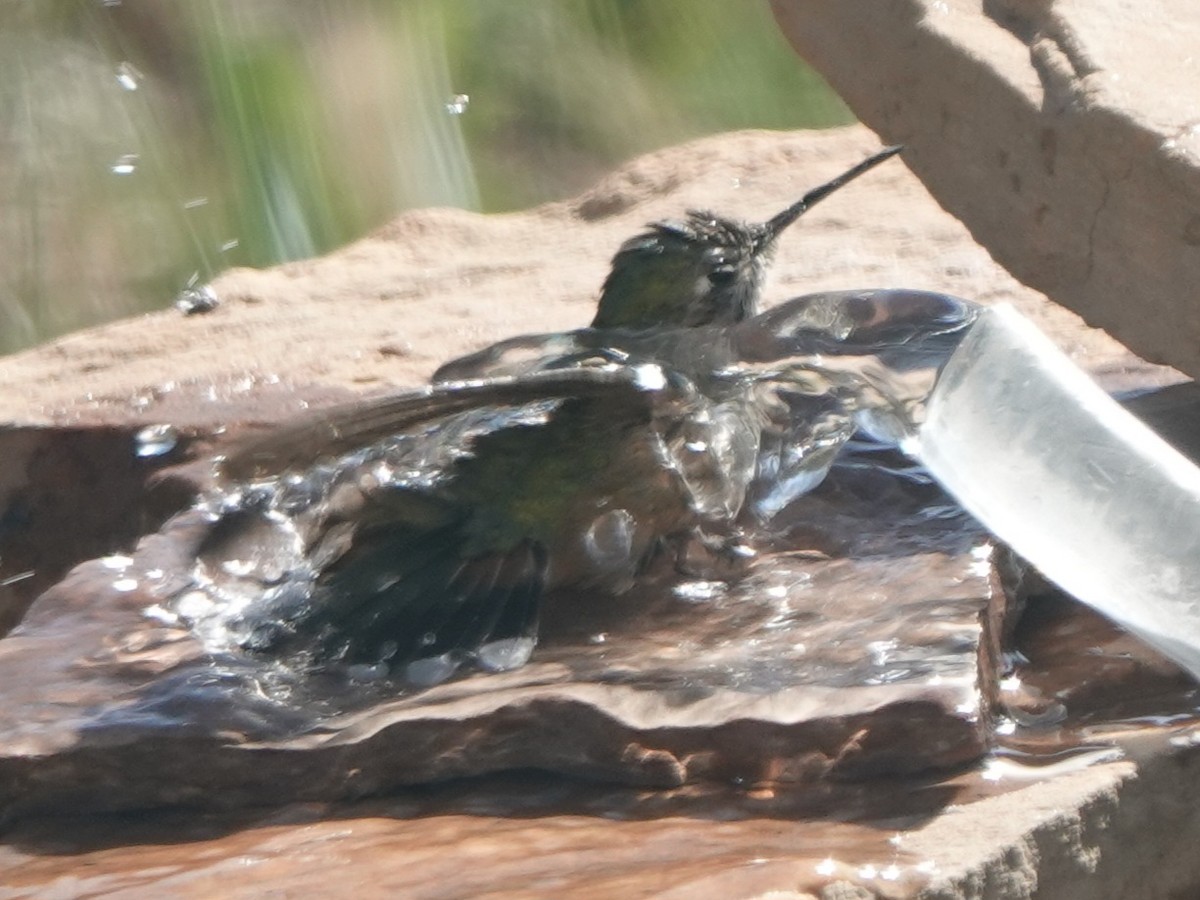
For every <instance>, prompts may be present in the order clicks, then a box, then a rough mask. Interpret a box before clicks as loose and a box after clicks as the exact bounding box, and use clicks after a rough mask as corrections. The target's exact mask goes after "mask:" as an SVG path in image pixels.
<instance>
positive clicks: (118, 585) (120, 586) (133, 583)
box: [112, 578, 138, 594]
mask: <svg viewBox="0 0 1200 900" xmlns="http://www.w3.org/2000/svg"><path fill="white" fill-rule="evenodd" d="M112 586H113V590H114V591H120V592H121V593H122V594H128V593H129V592H130V591H136V590H137V586H138V583H137V579H136V578H118V579H117V580H116V581H114V582H113V584H112Z"/></svg>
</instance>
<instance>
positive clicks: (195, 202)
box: [183, 197, 208, 209]
mask: <svg viewBox="0 0 1200 900" xmlns="http://www.w3.org/2000/svg"><path fill="white" fill-rule="evenodd" d="M201 206H208V198H207V197H193V198H192V199H191V200H185V201H183V208H184V209H199V208H200V207H201Z"/></svg>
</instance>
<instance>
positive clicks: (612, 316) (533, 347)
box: [221, 147, 901, 685]
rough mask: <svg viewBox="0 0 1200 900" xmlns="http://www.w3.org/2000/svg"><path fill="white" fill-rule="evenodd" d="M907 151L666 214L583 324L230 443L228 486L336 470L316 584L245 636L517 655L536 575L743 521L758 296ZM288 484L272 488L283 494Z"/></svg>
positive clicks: (427, 673)
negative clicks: (783, 259) (750, 213)
mask: <svg viewBox="0 0 1200 900" xmlns="http://www.w3.org/2000/svg"><path fill="white" fill-rule="evenodd" d="M900 149H901V148H899V147H890V148H887V149H886V150H884V151H882V152H880V153H877V154H875V155H874V156H872V157H870V158H868V159H867V160H865V161H863V162H862V163H859V164H858V165H857V166H855V167H853V168H851V169H850V170H848V171H847V172H845V173H844V174H842V175H840V176H838V177H837V178H835V179H833V180H832V181H830V182H828V183H826V184H823V185H821V186H820V187H818V188H816V189H814V190H812V191H809V192H808V193H807V194H805V195H804V197H802V198H801V199H800V200H799V201H798V202H796V203H794V204H792V205H791V206H789V207H788V208H787V209H785V210H783V211H782V212H780V213H779V214H778V215H776V216H774V217H772V218H771V219H769V220H767V221H766V222H763V223H754V224H744V223H741V222H737V221H734V220H731V219H726V218H722V217H719V216H716V215H714V214H712V213H708V212H698V211H692V212H689V213H688V214H687V217H686V218H685V219H683V220H681V221H668V222H658V223H654V224H652V225H650V226H648V228H647V230H646V231H644V232H643V233H640V234H638V235H637V236H635V237H633V238H631V239H630V240H628V241H626V242H625V243H624V244H622V245H621V247H620V248H619V249H618V251H617V253H616V255H615V256H614V258H613V260H612V264H611V268H610V271H609V273H608V276H607V278H606V279H605V281H604V284H603V287H602V290H601V295H600V299H599V302H598V305H597V311H596V314H595V317H594V318H593V320H592V323H591V326H590V327H589V328H586V329H580V330H579V331H576V332H568V333H565V334H556V335H539V336H532V337H520V338H515V339H510V340H509V341H503V342H501V343H499V344H496V345H493V346H492V347H490V348H486V349H485V350H483V351H480V352H478V353H475V354H471V355H470V356H467V357H463V358H461V359H459V360H455V361H452V362H451V363H448V364H447V365H445V366H443V367H442V368H441V369H439V370H438V372H437V373H436V374H435V376H434V379H433V384H431V385H430V386H428V387H426V388H423V389H419V390H417V391H415V392H407V393H405V394H400V395H395V396H392V397H385V398H381V399H377V400H368V401H362V402H360V403H357V404H354V405H353V406H350V407H346V408H342V409H338V410H334V411H325V412H321V413H318V414H317V415H316V416H315V417H313V418H312V419H311V420H305V421H302V422H299V423H295V424H293V425H291V426H284V427H283V428H281V429H279V430H277V431H275V432H273V433H271V434H268V435H267V436H266V437H265V438H262V439H256V440H253V441H250V442H248V443H247V444H246V445H245V446H243V447H241V448H239V449H237V450H235V451H234V452H232V453H231V454H229V455H228V456H227V457H226V458H225V459H224V460H223V461H222V463H221V473H222V477H223V478H224V479H225V480H226V481H227V482H228V483H240V484H243V485H244V484H248V483H251V484H252V483H255V482H257V483H258V484H259V485H260V486H261V485H262V484H264V483H268V482H269V483H273V484H275V485H277V486H278V485H280V484H283V483H285V482H287V480H288V479H287V477H284V475H283V473H285V472H291V473H293V475H292V476H291V478H292V482H291V483H293V484H294V483H295V482H296V480H297V476H295V474H294V473H296V472H297V471H299V472H303V473H306V474H304V475H302V476H299V480H300V481H303V482H305V483H307V484H311V483H313V482H314V481H315V482H323V484H321V486H320V488H319V489H318V491H317V493H318V494H319V495H320V499H319V500H318V501H315V502H312V503H310V504H309V505H308V506H307V507H305V509H304V510H303V511H302V512H301V513H299V514H298V515H297V514H291V513H289V515H290V521H292V522H294V523H298V532H299V535H300V536H299V541H300V543H301V545H302V546H303V559H304V565H303V566H301V567H300V568H302V569H303V570H304V571H305V573H306V580H305V581H304V583H303V584H302V585H301V586H300V588H299V589H294V588H295V586H293V589H289V590H285V591H278V590H276V591H272V592H269V593H271V596H270V597H269V598H268V599H267V600H266V601H264V602H259V603H256V604H251V606H250V607H249V608H248V609H247V610H245V611H244V612H243V613H242V617H243V618H242V620H241V622H240V623H239V627H240V631H239V633H240V634H242V635H243V638H242V641H241V642H242V644H243V646H244V647H246V648H248V649H251V650H259V651H283V652H290V651H296V652H299V653H301V654H303V655H305V656H306V657H307V658H308V659H309V660H311V662H312V663H313V664H314V665H318V666H321V665H327V664H329V663H341V664H366V665H369V666H382V667H384V668H386V669H387V670H389V671H391V672H398V673H400V674H401V675H402V677H403V678H405V680H407V681H408V682H410V683H413V684H418V685H422V684H432V683H437V682H439V681H441V680H444V679H445V678H447V677H449V676H450V675H451V674H453V673H454V671H456V670H457V669H458V668H459V667H461V666H462V665H463V664H464V663H466V662H468V661H473V662H475V663H476V664H478V665H479V666H480V667H481V668H483V669H484V670H489V671H498V670H506V669H511V668H515V667H518V666H520V665H523V664H524V663H525V662H526V661H527V659H528V658H529V655H530V653H531V652H532V650H533V648H534V645H535V644H536V638H537V621H538V608H539V604H540V601H541V598H542V596H543V594H544V593H546V592H547V591H550V590H555V589H559V588H564V587H572V588H599V589H602V590H606V591H608V592H612V593H619V592H621V591H623V590H625V589H627V588H628V587H629V586H630V585H631V584H632V583H633V581H634V579H635V578H636V577H637V575H638V574H639V573H640V572H641V571H643V570H644V568H645V566H646V565H647V563H648V562H649V561H650V560H651V559H652V558H653V557H654V556H655V555H656V554H657V553H658V552H659V551H661V550H662V548H663V547H664V546H666V545H667V544H668V543H669V542H670V541H671V540H672V539H674V538H677V537H682V536H685V535H687V534H690V533H692V532H693V531H695V530H696V529H698V528H700V527H701V526H703V525H706V524H707V525H712V526H714V527H719V526H720V525H721V524H722V523H728V522H730V521H732V520H733V519H735V518H736V517H737V515H738V512H739V510H740V507H741V504H742V501H743V497H744V494H745V490H746V486H747V485H748V484H749V483H750V481H751V480H752V478H753V473H754V471H755V459H756V456H757V453H758V446H759V439H760V433H761V431H762V429H763V427H764V423H765V416H766V413H765V412H764V407H763V405H762V404H759V403H756V402H755V401H754V400H753V398H752V396H751V395H752V394H753V386H752V385H750V384H749V383H748V382H744V381H740V380H737V379H732V380H731V379H725V378H722V377H721V376H720V375H719V374H718V373H719V372H720V370H721V369H722V368H724V366H725V364H726V363H728V362H729V361H730V360H731V359H732V358H733V355H734V351H733V349H732V344H731V343H730V341H731V340H732V338H733V335H735V334H736V333H737V332H736V328H737V327H738V325H739V323H745V322H747V321H748V320H750V319H751V317H753V316H754V315H755V314H756V312H757V306H758V301H759V297H760V293H761V290H762V282H763V278H764V275H765V273H766V269H767V266H768V265H769V262H770V259H771V255H772V253H773V250H774V247H775V245H776V242H777V240H778V238H779V236H780V234H781V233H782V232H783V231H784V230H785V229H786V228H787V227H788V226H789V225H791V224H792V223H793V222H795V221H796V220H797V219H798V218H799V217H800V216H801V215H802V214H803V213H804V212H805V211H807V210H808V209H810V208H811V207H812V206H813V205H814V204H815V203H817V202H818V201H819V200H821V199H823V198H824V197H826V196H828V195H829V194H830V193H832V192H833V191H835V190H837V189H838V188H839V187H841V186H843V185H844V184H846V183H848V182H849V181H851V180H853V179H854V178H856V177H858V176H859V175H860V174H862V173H863V172H866V171H867V170H869V169H870V168H873V167H874V166H876V165H878V164H879V163H880V162H882V161H884V160H885V159H888V158H890V157H891V156H894V155H895V154H896V153H898V152H899V150H900ZM731 329H734V331H731ZM381 440H382V441H383V444H382V445H381V444H380V443H379V442H380V441H381ZM339 454H341V456H340V457H339V456H338V455H339ZM332 457H338V458H339V459H341V460H342V461H341V462H338V463H333V464H329V463H325V464H320V463H314V459H326V460H327V459H330V458H332ZM322 466H323V467H322ZM318 472H319V473H320V475H319V477H316V473H318ZM310 476H313V477H310ZM272 479H274V480H273V481H272ZM364 485H365V486H364ZM249 493H250V494H254V493H255V492H254V491H250V492H249ZM286 493H287V491H283V492H282V493H281V492H280V491H279V490H275V491H274V492H272V491H267V494H269V495H270V496H271V497H272V498H273V499H271V500H270V501H268V505H270V504H274V506H273V507H272V508H273V510H274V511H275V512H278V510H279V508H280V502H281V501H280V500H279V498H280V496H282V495H283V494H286ZM258 496H260V497H261V496H263V493H262V491H261V490H260V491H258ZM260 502H261V501H260Z"/></svg>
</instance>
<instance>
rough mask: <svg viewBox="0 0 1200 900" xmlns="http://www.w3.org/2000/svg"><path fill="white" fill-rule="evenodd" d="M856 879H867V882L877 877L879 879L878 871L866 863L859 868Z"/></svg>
mask: <svg viewBox="0 0 1200 900" xmlns="http://www.w3.org/2000/svg"><path fill="white" fill-rule="evenodd" d="M858 877H859V878H863V879H867V880H870V879H874V878H877V877H879V870H878V869H876V868H875V867H874V866H873V865H871V864H870V863H867V864H866V865H865V866H860V867H859V869H858Z"/></svg>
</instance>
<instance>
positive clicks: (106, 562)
mask: <svg viewBox="0 0 1200 900" xmlns="http://www.w3.org/2000/svg"><path fill="white" fill-rule="evenodd" d="M100 565H102V566H104V568H106V569H110V570H112V571H114V572H123V571H124V570H125V569H128V568H129V567H130V566H132V565H133V557H131V556H106V557H104V558H103V559H102V560H100Z"/></svg>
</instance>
